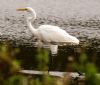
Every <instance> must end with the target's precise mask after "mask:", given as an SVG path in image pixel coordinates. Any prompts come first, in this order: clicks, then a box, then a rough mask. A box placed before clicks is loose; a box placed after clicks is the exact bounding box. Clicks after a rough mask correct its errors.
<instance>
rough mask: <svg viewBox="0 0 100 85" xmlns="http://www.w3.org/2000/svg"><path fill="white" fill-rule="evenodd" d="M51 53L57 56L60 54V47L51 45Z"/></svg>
mask: <svg viewBox="0 0 100 85" xmlns="http://www.w3.org/2000/svg"><path fill="white" fill-rule="evenodd" d="M50 51H51V54H52V55H55V54H57V52H58V45H50Z"/></svg>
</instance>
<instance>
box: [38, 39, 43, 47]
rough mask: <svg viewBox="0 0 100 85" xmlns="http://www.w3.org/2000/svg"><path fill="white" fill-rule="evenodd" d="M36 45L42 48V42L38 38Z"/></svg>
mask: <svg viewBox="0 0 100 85" xmlns="http://www.w3.org/2000/svg"><path fill="white" fill-rule="evenodd" d="M38 47H39V48H42V47H43V43H42V42H41V41H40V40H38Z"/></svg>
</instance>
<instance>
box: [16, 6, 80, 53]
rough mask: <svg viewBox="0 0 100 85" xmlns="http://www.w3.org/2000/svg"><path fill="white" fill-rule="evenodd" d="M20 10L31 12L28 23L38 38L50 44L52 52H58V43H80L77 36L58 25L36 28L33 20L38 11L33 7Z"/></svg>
mask: <svg viewBox="0 0 100 85" xmlns="http://www.w3.org/2000/svg"><path fill="white" fill-rule="evenodd" d="M18 11H28V12H31V14H32V16H31V17H28V18H27V24H28V26H29V28H30V30H31V32H32V33H33V34H34V36H35V37H37V39H38V40H40V41H41V42H43V43H47V44H48V45H49V46H50V49H51V53H52V54H57V49H58V45H60V44H67V43H72V44H79V40H78V39H77V38H76V37H74V36H71V35H69V34H68V33H67V32H66V31H65V30H63V29H61V28H60V27H58V26H52V25H41V26H39V28H38V29H35V28H34V27H33V26H32V21H33V20H35V19H36V13H35V11H34V10H33V9H32V8H30V7H26V8H24V9H18Z"/></svg>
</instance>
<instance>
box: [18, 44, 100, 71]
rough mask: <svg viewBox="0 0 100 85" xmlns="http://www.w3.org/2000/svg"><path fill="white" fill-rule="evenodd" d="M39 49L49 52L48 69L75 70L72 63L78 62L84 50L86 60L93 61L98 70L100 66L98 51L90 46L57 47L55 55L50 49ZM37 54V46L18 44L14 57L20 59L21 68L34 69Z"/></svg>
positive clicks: (36, 63)
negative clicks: (17, 51) (18, 49)
mask: <svg viewBox="0 0 100 85" xmlns="http://www.w3.org/2000/svg"><path fill="white" fill-rule="evenodd" d="M41 50H47V51H48V52H49V55H48V58H49V63H48V67H49V70H53V71H54V70H56V71H75V70H73V63H74V62H78V61H79V57H80V56H81V54H82V53H83V52H85V54H87V57H88V61H89V62H93V63H95V64H96V66H97V67H98V69H99V71H100V67H99V65H100V63H99V60H100V58H99V56H100V52H97V50H96V49H93V48H92V47H88V48H84V47H80V46H64V47H59V50H58V54H57V55H55V56H54V55H53V56H52V55H51V53H50V50H48V49H43V48H41ZM37 55H38V51H37V47H30V46H20V52H19V53H18V54H17V55H16V58H17V59H18V60H20V61H22V64H21V66H22V69H34V70H36V69H37V67H38V65H39V62H37V58H36V57H37ZM42 57H44V56H42Z"/></svg>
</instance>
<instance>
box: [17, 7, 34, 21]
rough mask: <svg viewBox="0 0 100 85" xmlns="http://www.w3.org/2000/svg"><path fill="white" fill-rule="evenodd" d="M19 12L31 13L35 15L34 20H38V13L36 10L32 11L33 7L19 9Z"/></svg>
mask: <svg viewBox="0 0 100 85" xmlns="http://www.w3.org/2000/svg"><path fill="white" fill-rule="evenodd" d="M17 11H26V12H30V13H31V14H32V15H33V17H34V19H36V12H35V10H34V9H32V8H31V7H25V8H19V9H17Z"/></svg>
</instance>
